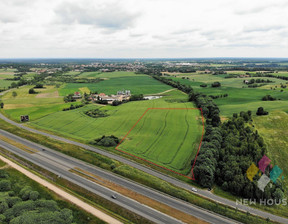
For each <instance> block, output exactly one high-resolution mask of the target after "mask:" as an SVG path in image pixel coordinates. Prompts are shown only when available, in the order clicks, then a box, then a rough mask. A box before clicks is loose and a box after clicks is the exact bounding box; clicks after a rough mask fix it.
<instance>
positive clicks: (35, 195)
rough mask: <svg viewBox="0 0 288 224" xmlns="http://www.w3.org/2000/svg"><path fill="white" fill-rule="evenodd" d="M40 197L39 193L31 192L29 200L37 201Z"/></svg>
mask: <svg viewBox="0 0 288 224" xmlns="http://www.w3.org/2000/svg"><path fill="white" fill-rule="evenodd" d="M38 197H39V193H38V191H31V192H30V194H29V200H32V201H36V200H37V199H38Z"/></svg>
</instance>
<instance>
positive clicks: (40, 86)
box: [34, 83, 44, 89]
mask: <svg viewBox="0 0 288 224" xmlns="http://www.w3.org/2000/svg"><path fill="white" fill-rule="evenodd" d="M34 88H37V89H42V88H44V86H43V84H39V83H38V84H36V86H35V87H34Z"/></svg>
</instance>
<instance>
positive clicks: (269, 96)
mask: <svg viewBox="0 0 288 224" xmlns="http://www.w3.org/2000/svg"><path fill="white" fill-rule="evenodd" d="M262 100H263V101H275V100H277V99H276V98H275V97H273V96H271V95H266V96H264V97H263V98H262Z"/></svg>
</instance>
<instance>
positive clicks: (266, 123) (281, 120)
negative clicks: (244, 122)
mask: <svg viewBox="0 0 288 224" xmlns="http://www.w3.org/2000/svg"><path fill="white" fill-rule="evenodd" d="M253 120H254V124H255V126H256V129H257V130H258V131H259V133H260V134H261V135H262V136H263V137H264V140H265V143H266V144H267V148H268V154H267V156H268V157H269V158H270V159H271V160H272V164H273V165H277V166H279V167H280V168H281V169H282V170H283V175H284V184H285V186H286V188H288V181H287V179H288V164H287V158H288V151H287V148H288V136H287V129H288V114H287V113H286V112H284V111H274V112H272V113H270V114H269V115H268V116H261V117H256V116H255V117H253Z"/></svg>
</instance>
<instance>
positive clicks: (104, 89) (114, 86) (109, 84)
mask: <svg viewBox="0 0 288 224" xmlns="http://www.w3.org/2000/svg"><path fill="white" fill-rule="evenodd" d="M115 74H116V75H115ZM125 74H126V73H125ZM104 75H105V76H109V75H110V74H106V73H105V74H104ZM104 75H103V76H104ZM93 77H94V76H93ZM101 78H103V77H101ZM83 87H87V88H88V89H89V90H90V91H93V92H95V91H97V92H98V93H105V94H107V95H111V94H116V93H117V91H118V90H123V89H127V90H130V91H131V94H155V93H160V92H164V91H166V90H169V89H171V87H170V86H167V85H164V84H163V83H161V82H159V81H157V80H155V79H153V78H151V77H150V76H147V75H135V74H129V73H128V74H127V75H124V76H123V75H121V73H120V72H117V73H113V74H112V77H110V76H109V79H108V78H107V79H106V80H104V81H100V82H98V83H67V84H65V85H64V87H63V88H61V89H60V91H59V94H60V95H61V96H65V95H68V94H70V93H74V92H76V91H79V89H80V88H83Z"/></svg>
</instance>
